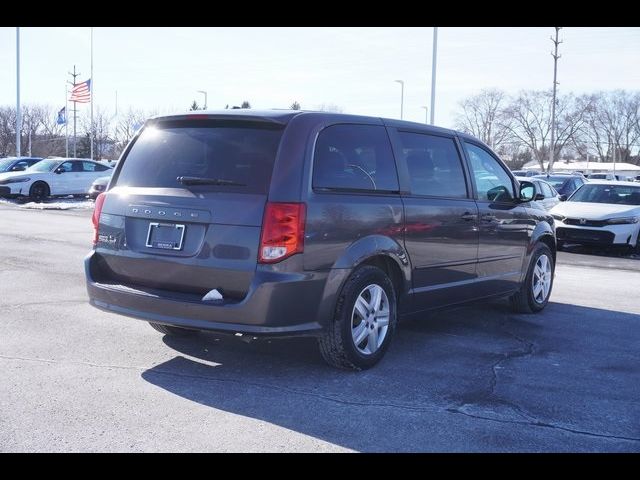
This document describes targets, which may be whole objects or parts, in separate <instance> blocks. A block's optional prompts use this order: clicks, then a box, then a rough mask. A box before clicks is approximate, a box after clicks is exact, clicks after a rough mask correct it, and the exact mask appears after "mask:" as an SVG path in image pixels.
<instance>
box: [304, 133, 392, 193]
mask: <svg viewBox="0 0 640 480" xmlns="http://www.w3.org/2000/svg"><path fill="white" fill-rule="evenodd" d="M313 188H317V189H330V190H380V191H383V192H384V191H387V192H389V191H398V190H399V187H398V175H397V173H396V166H395V162H394V159H393V154H392V153H391V145H390V144H389V138H388V137H387V132H386V130H385V128H384V127H383V126H378V125H333V126H330V127H327V128H325V129H324V130H322V131H321V132H320V134H319V135H318V140H317V141H316V146H315V151H314V156H313Z"/></svg>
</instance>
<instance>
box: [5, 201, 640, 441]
mask: <svg viewBox="0 0 640 480" xmlns="http://www.w3.org/2000/svg"><path fill="white" fill-rule="evenodd" d="M90 213H91V212H89V211H35V210H34V211H32V210H28V211H25V210H20V209H18V208H17V207H13V206H10V205H0V226H2V228H1V229H0V242H1V243H0V244H1V245H2V247H1V248H0V324H1V325H2V326H3V327H4V328H3V334H2V335H1V336H0V367H1V368H2V371H3V372H4V375H2V376H1V377H0V451H313V452H324V451H368V452H377V451H446V452H458V451H466V452H489V451H498V452H521V451H526V452H538V451H553V452H638V451H640V348H638V346H639V345H640V300H638V297H637V293H636V292H637V285H640V260H633V259H621V258H611V257H607V256H593V255H579V254H572V253H565V252H562V253H560V254H559V265H558V269H557V276H556V282H555V285H554V292H553V294H552V297H551V303H550V304H549V306H548V308H547V310H545V312H543V314H541V315H516V314H513V313H511V311H510V310H509V308H508V305H507V304H506V302H504V301H495V302H492V303H490V304H478V305H474V306H470V307H464V308H457V309H455V310H449V311H446V312H438V313H433V314H431V315H429V316H428V318H425V319H424V321H411V322H406V323H403V324H401V326H400V329H399V331H398V335H397V337H396V339H395V341H394V344H393V345H392V346H391V349H390V350H389V352H388V355H387V357H386V358H385V359H384V360H383V362H382V363H381V364H380V365H379V366H378V367H376V368H374V369H372V370H369V371H366V372H360V373H351V372H341V371H337V370H333V369H331V368H329V367H326V366H325V365H324V363H323V362H322V360H321V358H320V355H319V353H318V352H317V349H316V346H315V342H314V340H313V339H287V340H273V341H266V340H262V341H255V342H251V343H246V342H242V341H239V340H238V339H237V338H234V337H228V336H220V335H215V334H200V335H199V336H197V337H196V338H195V339H180V338H169V337H164V338H163V336H162V335H161V334H159V333H158V332H156V331H154V330H152V329H151V328H150V327H149V326H148V325H147V324H146V323H145V322H142V321H138V320H133V319H129V318H125V317H120V316H118V315H113V314H109V313H105V312H101V311H98V310H96V309H94V308H92V307H90V306H89V305H88V303H87V301H86V292H85V286H84V273H83V269H82V259H83V257H84V256H85V255H86V253H87V252H88V249H89V244H90V241H91V236H92V230H91V221H90Z"/></svg>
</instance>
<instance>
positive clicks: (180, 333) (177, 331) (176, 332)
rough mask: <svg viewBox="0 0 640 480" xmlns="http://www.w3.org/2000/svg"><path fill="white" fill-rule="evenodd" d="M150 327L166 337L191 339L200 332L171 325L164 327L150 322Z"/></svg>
mask: <svg viewBox="0 0 640 480" xmlns="http://www.w3.org/2000/svg"><path fill="white" fill-rule="evenodd" d="M149 325H151V328H153V329H154V330H157V331H158V332H160V333H163V334H165V335H171V336H174V337H190V336H192V335H195V334H197V333H198V330H190V329H188V328H181V327H173V326H171V325H163V324H161V323H153V322H149Z"/></svg>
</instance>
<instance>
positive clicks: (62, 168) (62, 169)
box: [55, 167, 65, 175]
mask: <svg viewBox="0 0 640 480" xmlns="http://www.w3.org/2000/svg"><path fill="white" fill-rule="evenodd" d="M55 172H56V173H57V174H58V175H60V174H61V173H64V172H65V169H64V167H58V168H56V169H55Z"/></svg>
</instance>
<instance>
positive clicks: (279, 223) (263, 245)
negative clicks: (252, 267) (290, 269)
mask: <svg viewBox="0 0 640 480" xmlns="http://www.w3.org/2000/svg"><path fill="white" fill-rule="evenodd" d="M305 216H306V205H305V204H304V203H274V202H269V203H267V206H266V208H265V210H264V219H263V221H262V232H261V234H260V251H259V252H258V262H259V263H276V262H279V261H281V260H284V259H285V258H287V257H290V256H291V255H293V254H295V253H302V252H303V250H304V223H305Z"/></svg>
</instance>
